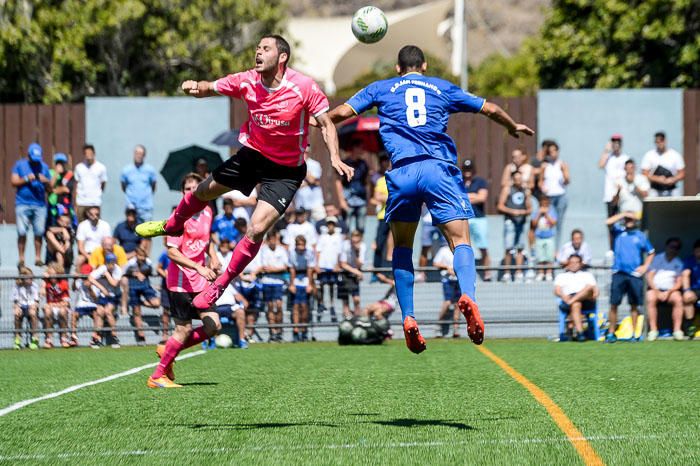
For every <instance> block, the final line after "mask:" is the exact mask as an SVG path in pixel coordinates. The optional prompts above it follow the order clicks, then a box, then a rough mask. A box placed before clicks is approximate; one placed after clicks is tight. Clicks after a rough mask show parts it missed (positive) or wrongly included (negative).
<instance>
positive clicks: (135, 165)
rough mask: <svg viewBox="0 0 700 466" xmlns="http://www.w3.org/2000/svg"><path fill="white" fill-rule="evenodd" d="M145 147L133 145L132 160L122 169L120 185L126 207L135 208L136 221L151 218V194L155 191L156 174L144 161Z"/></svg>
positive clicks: (145, 220)
mask: <svg viewBox="0 0 700 466" xmlns="http://www.w3.org/2000/svg"><path fill="white" fill-rule="evenodd" d="M145 158H146V148H145V147H144V146H143V145H141V144H138V145H137V146H136V147H134V161H133V162H132V163H130V164H129V165H127V166H125V167H124V168H123V169H122V174H121V178H120V181H121V186H122V191H124V194H126V207H127V208H132V209H136V213H137V215H138V221H139V223H141V222H148V221H150V220H153V194H154V193H155V192H156V182H157V181H158V174H157V173H156V170H155V168H153V167H152V166H151V165H149V164H147V163H145V162H144V159H145Z"/></svg>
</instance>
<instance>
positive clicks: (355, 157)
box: [335, 140, 369, 233]
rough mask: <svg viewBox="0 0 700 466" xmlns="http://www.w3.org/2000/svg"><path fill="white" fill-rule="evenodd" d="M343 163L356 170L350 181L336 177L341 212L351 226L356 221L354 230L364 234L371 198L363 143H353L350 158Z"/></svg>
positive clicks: (357, 141) (356, 141) (349, 153)
mask: <svg viewBox="0 0 700 466" xmlns="http://www.w3.org/2000/svg"><path fill="white" fill-rule="evenodd" d="M343 162H344V163H345V164H346V165H348V166H350V167H352V168H353V169H354V172H353V175H352V178H351V179H350V181H348V180H347V178H345V177H341V176H336V179H335V186H336V193H337V196H338V199H339V200H340V210H341V211H342V215H343V217H345V219H346V220H347V222H348V226H350V222H351V220H353V219H354V221H355V224H354V229H355V230H359V231H361V232H363V233H364V231H365V216H366V215H367V198H368V197H369V196H368V194H369V167H368V166H367V162H365V160H364V150H363V148H362V141H360V140H353V141H351V147H350V151H349V152H348V156H347V157H346V158H345V159H343Z"/></svg>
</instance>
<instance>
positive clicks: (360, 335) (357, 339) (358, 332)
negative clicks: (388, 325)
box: [351, 327, 367, 345]
mask: <svg viewBox="0 0 700 466" xmlns="http://www.w3.org/2000/svg"><path fill="white" fill-rule="evenodd" d="M351 335H352V342H353V343H355V344H356V345H362V344H364V342H365V340H366V339H367V329H365V328H364V327H355V328H354V329H352V334H351Z"/></svg>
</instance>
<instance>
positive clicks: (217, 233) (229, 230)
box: [211, 199, 240, 246]
mask: <svg viewBox="0 0 700 466" xmlns="http://www.w3.org/2000/svg"><path fill="white" fill-rule="evenodd" d="M236 220H237V219H236V217H234V215H233V201H232V200H231V199H224V212H223V213H222V214H219V215H217V216H216V217H215V218H214V221H213V222H212V225H211V232H212V235H213V239H214V243H215V244H217V245H218V244H219V243H220V242H221V241H222V240H224V239H225V240H226V241H228V242H229V246H230V244H231V243H232V244H236V243H237V242H238V239H239V238H240V235H239V232H238V230H237V229H236Z"/></svg>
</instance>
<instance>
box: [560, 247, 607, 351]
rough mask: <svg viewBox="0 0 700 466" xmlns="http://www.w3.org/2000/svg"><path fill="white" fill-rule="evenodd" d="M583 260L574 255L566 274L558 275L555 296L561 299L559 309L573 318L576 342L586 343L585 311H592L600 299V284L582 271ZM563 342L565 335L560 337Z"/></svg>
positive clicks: (591, 275)
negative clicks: (583, 315) (584, 328)
mask: <svg viewBox="0 0 700 466" xmlns="http://www.w3.org/2000/svg"><path fill="white" fill-rule="evenodd" d="M582 268H583V259H582V258H581V256H579V255H578V254H572V255H571V256H570V257H569V259H568V261H567V266H566V272H564V273H561V274H559V275H557V278H556V279H555V280H554V294H555V295H556V296H557V297H558V298H559V299H561V303H560V304H559V309H560V310H561V311H562V312H566V313H567V314H569V316H570V317H571V320H572V321H573V323H574V329H575V330H576V341H585V340H586V335H585V334H584V332H583V318H582V314H583V311H592V310H594V309H595V306H596V302H595V300H596V298H598V284H597V282H596V280H595V277H594V276H593V274H592V273H590V272H586V271H584V270H582ZM560 339H561V340H562V341H563V340H564V339H565V335H560Z"/></svg>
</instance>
